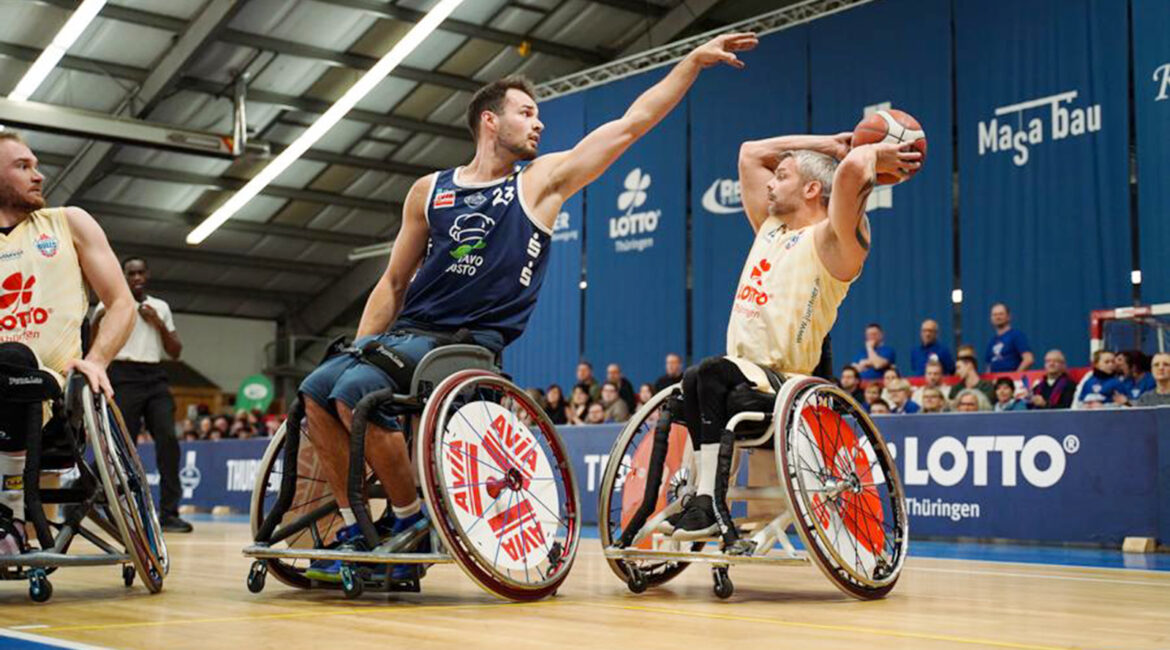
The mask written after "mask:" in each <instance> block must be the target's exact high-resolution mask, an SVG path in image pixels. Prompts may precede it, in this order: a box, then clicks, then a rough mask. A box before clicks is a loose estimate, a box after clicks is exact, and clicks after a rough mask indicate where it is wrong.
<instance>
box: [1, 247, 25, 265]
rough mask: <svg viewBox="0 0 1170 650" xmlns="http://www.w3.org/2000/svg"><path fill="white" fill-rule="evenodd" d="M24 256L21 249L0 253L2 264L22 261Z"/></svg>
mask: <svg viewBox="0 0 1170 650" xmlns="http://www.w3.org/2000/svg"><path fill="white" fill-rule="evenodd" d="M22 255H24V250H22V249H20V248H18V249H16V250H14V251H4V252H3V253H0V262H9V261H12V260H18V259H20V257H21V256H22Z"/></svg>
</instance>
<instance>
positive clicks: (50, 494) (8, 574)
mask: <svg viewBox="0 0 1170 650" xmlns="http://www.w3.org/2000/svg"><path fill="white" fill-rule="evenodd" d="M41 409H42V404H41V403H39V402H36V403H30V404H29V415H30V418H31V419H30V423H38V422H40V421H41V413H40V411H41ZM54 413H55V417H63V418H64V421H63V422H62V423H61V431H62V432H63V434H64V436H65V442H66V443H67V445H68V447H69V452H70V458H71V460H72V467H73V468H75V469H76V471H77V472H78V474H79V477H78V479H77V481H78V482H79V483H80V487H65V488H42V487H41V486H40V479H41V473H42V461H43V455H44V451H45V450H44V432H43V430H42V429H43V428H44V427H43V426H36V424H30V426H29V432H28V437H27V440H26V452H25V459H26V460H25V469H24V477H23V479H24V486H25V488H24V501H25V513H26V514H25V516H26V517H27V518H28V522H29V523H31V524H32V525H33V529H34V531H35V535H36V538H37V542H38V543H39V545H40V549H39V550H36V551H30V552H27V553H21V554H19V555H10V556H0V579H4V580H24V579H27V580H28V581H29V597H30V598H31V599H32V600H33V601H35V602H45V601H47V600H49V598H51V597H52V594H53V585H52V583H51V582H50V581H49V579H48V575H49V574H51V573H53V572H54V571H56V570H57V569H58V568H62V567H70V566H106V565H122V580H123V583H124V584H125V585H126V586H127V587H129V586H131V585H132V584H133V582H134V578H135V575H138V576H141V577H142V582H143V584H144V585H145V586H146V588H147V589H148V590H149V591H150V592H151V593H158V592H159V591H161V590H162V587H163V577H164V576H165V575H166V573H167V571H168V570H169V568H170V567H169V556H168V554H167V550H166V541H165V540H164V538H163V535H162V529H161V526H160V524H159V521H158V514H157V511H156V510H155V507H154V500H153V496H152V495H151V492H150V486H149V484H148V482H147V479H146V471H145V470H144V469H143V467H142V462H141V461H140V460H139V458H138V453H137V449H136V448H135V446H134V441H132V440H130V438H129V436H128V435H127V433H126V426H125V423H124V422H123V421H122V416H121V413H119V412H118V410H117V406H115V405H113V404H110V403H109V402H108V401H107V399H106V397H105V395H98V396H96V397H95V395H94V394H93V392H92V391H91V390H90V388H89V385H88V383H87V382H86V379H85V378H84V377H82V376H80V375H73V376H71V377H70V379H69V380H68V381H67V382H66V392H65V396H64V398H63V399H62V400H61V403H60V404H58V403H57V402H56V400H54ZM78 430H81V431H83V432H84V434H85V439H84V440H80V439H79V438H78V437H77V436H76V432H77V431H78ZM85 443H91V446H92V448H93V456H94V458H93V461H92V464H91V463H90V462H89V461H87V459H86V457H85V449H86V446H85ZM45 505H59V506H62V509H63V513H64V514H63V517H64V518H63V520H62V521H61V522H55V521H49V519H48V517H47V516H46V515H45V511H44V506H45ZM103 511H104V512H103ZM87 519H88V520H90V521H92V523H93V524H94V525H95V526H96V528H97V529H98V530H100V531H101V532H104V533H105V534H106V535H108V536H109V537H111V538H113V539H114V540H116V542H115V543H117V542H121V544H122V549H119V548H117V547H116V546H115V545H114V544H111V543H110V542H109V541H108V540H106V539H103V538H102V537H101V535H99V534H98V532H97V531H95V530H92V529H90V528H87V527H86V526H85V522H86V520H87ZM53 529H56V533H55V534H54V532H53ZM77 537H81V538H82V539H85V540H86V541H88V542H90V543H91V544H93V545H94V546H96V547H97V548H98V550H99V551H101V552H100V553H92V554H83V555H70V554H68V550H69V547H70V546H71V544H72V543H73V540H74V539H75V538H77Z"/></svg>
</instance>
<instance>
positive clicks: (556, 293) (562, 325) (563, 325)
mask: <svg viewBox="0 0 1170 650" xmlns="http://www.w3.org/2000/svg"><path fill="white" fill-rule="evenodd" d="M540 120H541V121H542V122H544V132H543V133H542V134H541V139H540V152H541V153H542V154H545V153H552V152H556V151H565V150H567V149H571V148H572V147H573V146H574V145H576V144H577V142H579V141H580V140H581V138H582V137H583V136H584V134H585V96H584V95H583V94H581V93H578V94H575V95H569V96H567V97H562V98H559V99H554V100H552V101H548V102H542V103H541V105H540ZM583 206H584V198H583V194H582V193H578V194H577V195H576V196H574V197H572V198H570V199H569V200H568V201H566V202H565V205H564V206H563V207H562V208H561V213H560V215H559V216H558V217H557V222H556V226H555V227H554V228H553V235H552V241H553V243H552V251H551V253H550V256H549V261H548V269H547V271H546V273H545V278H544V286H543V287H541V290H540V298H539V299H538V300H537V301H536V308H535V309H534V310H533V312H532V317H531V319H529V321H528V327H527V329H525V331H524V334H523V335H522V336H521V337H520V338H519V339H517V340H516V342H515V343H513V344H512V345H511V346H510V347H509V348H508V349H507V351H505V352H504V369H505V370H507V371H508V372H509V373H510V374H511V375H512V377H513V378H514V379H515V381H516V383H517V384H519V385H520V386H540V387H541V388H542V389H543V388H547V387H548V385H549V384H554V383H555V384H560V385H561V387H562V388H563V389H564V390H565V397H566V399H567V398H568V395H569V391H570V390H571V389H572V385H571V384H570V383H569V382H571V381H572V380H573V376H574V375H573V373H574V372H575V370H576V365H577V359H578V357H580V354H581V350H580V348H581V290H580V282H581V246H582V243H583V241H584V236H583V232H582V227H583V223H582V221H583V216H584V215H583V212H582V211H583Z"/></svg>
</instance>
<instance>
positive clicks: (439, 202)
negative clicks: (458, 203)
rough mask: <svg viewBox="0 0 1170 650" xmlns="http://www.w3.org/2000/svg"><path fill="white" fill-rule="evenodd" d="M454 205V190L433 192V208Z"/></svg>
mask: <svg viewBox="0 0 1170 650" xmlns="http://www.w3.org/2000/svg"><path fill="white" fill-rule="evenodd" d="M454 205H455V190H440V191H438V192H435V202H434V203H432V204H431V207H434V208H450V207H453V206H454Z"/></svg>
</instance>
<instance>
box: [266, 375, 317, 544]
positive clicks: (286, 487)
mask: <svg viewBox="0 0 1170 650" xmlns="http://www.w3.org/2000/svg"><path fill="white" fill-rule="evenodd" d="M304 418H305V403H304V401H303V400H302V398H299V397H298V398H297V399H296V400H294V401H293V403H292V408H291V409H289V413H288V419H286V420H285V421H284V450H283V453H284V456H283V458H284V473H283V474H282V475H281V477H280V492H279V493H278V494H277V496H276V503H275V504H273V506H272V510H269V511H268V514H267V515H265V516H264V523H262V524H260V530H259V531H258V532H257V533H256V542H258V543H261V544H267V543H268V541H269V540H270V539H272V533H273V531H275V530H276V525H277V524H279V523H280V521H281V520H282V519H284V515H285V513H287V512H288V509H289V507H290V506H292V502H293V498H295V497H296V491H297V460H298V458H299V457H300V450H301V421H302V420H304ZM261 489H267V486H265V487H264V488H261Z"/></svg>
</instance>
